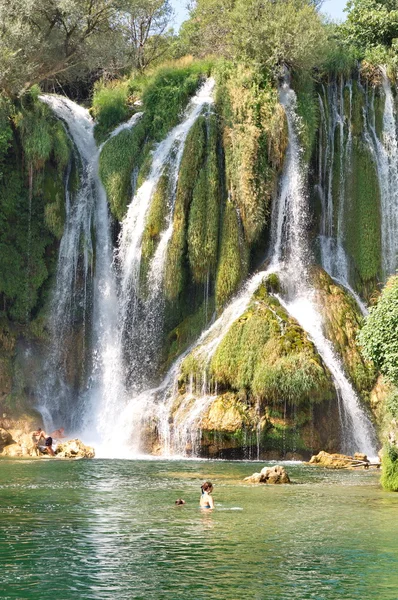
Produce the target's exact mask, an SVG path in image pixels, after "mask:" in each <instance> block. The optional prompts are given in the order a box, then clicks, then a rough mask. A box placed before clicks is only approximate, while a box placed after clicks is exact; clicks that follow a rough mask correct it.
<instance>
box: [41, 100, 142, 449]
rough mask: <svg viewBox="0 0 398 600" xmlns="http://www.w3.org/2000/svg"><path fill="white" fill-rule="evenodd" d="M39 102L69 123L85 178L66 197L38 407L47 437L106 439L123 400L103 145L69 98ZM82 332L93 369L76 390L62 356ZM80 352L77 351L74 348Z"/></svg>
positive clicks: (88, 118)
mask: <svg viewBox="0 0 398 600" xmlns="http://www.w3.org/2000/svg"><path fill="white" fill-rule="evenodd" d="M41 100H42V101H43V102H46V103H47V104H48V105H49V106H50V107H51V108H52V110H53V111H54V113H55V114H56V115H57V116H58V117H59V118H60V119H62V121H63V122H64V123H65V125H66V127H67V131H68V132H69V135H70V136H71V138H72V140H73V142H74V144H75V146H76V148H77V151H78V154H79V157H80V160H81V167H82V172H81V177H80V181H81V183H80V189H79V190H78V192H77V194H76V197H74V198H71V197H70V194H69V192H68V191H67V201H66V223H65V230H64V234H63V237H62V240H61V244H60V251H59V257H58V267H57V278H56V285H55V289H54V295H53V301H52V312H51V319H50V328H51V346H50V348H49V350H48V358H47V362H46V365H45V368H44V374H43V379H42V382H41V387H40V390H39V398H40V406H39V407H38V408H39V410H40V411H41V413H42V414H43V418H44V421H45V427H46V428H48V429H49V430H51V429H53V428H55V427H59V426H61V425H63V426H64V427H65V428H66V429H67V431H68V433H69V434H71V433H72V432H74V431H79V432H82V431H86V432H89V435H90V437H91V439H101V437H102V436H103V435H104V434H105V432H106V431H107V430H108V428H109V427H110V426H111V425H112V423H113V422H114V420H115V416H116V415H117V413H118V410H119V407H120V402H123V398H124V395H125V390H124V383H123V373H122V365H123V361H122V352H121V338H120V335H119V333H118V300H117V293H116V279H115V273H114V270H113V265H112V262H113V261H112V259H113V246H112V241H111V237H110V223H109V214H108V205H107V199H106V193H105V190H104V187H103V186H102V184H101V181H100V178H99V174H98V167H99V156H100V152H101V150H102V148H103V146H104V144H102V145H101V147H100V148H97V145H96V142H95V139H94V122H93V120H92V118H91V116H90V114H89V112H88V111H87V110H86V109H84V108H82V107H81V106H78V105H77V104H75V103H74V102H72V101H71V100H69V99H67V98H64V97H59V96H53V95H46V96H42V97H41ZM140 117H141V113H137V114H135V115H134V116H133V117H132V118H131V119H130V121H128V122H127V123H124V124H122V125H120V126H119V127H117V128H116V129H115V130H114V131H113V132H112V134H111V135H110V137H113V136H115V135H117V134H118V133H120V131H122V130H123V129H126V128H131V127H133V126H134V124H135V123H136V122H137V120H138V119H139V118H140ZM108 139H109V138H108ZM93 240H94V241H93ZM81 257H83V260H82V259H81ZM81 262H82V264H80V263H81ZM76 322H78V323H80V326H78V328H79V327H80V328H81V332H79V331H78V328H76ZM79 333H80V336H81V337H82V339H83V345H84V344H85V340H88V344H89V346H90V347H89V348H85V347H84V346H83V348H82V349H81V352H82V356H83V359H84V360H87V362H88V364H87V365H86V368H85V369H84V370H83V372H82V375H83V377H84V381H82V382H79V383H80V389H76V388H75V387H71V385H70V384H68V383H67V379H68V375H67V370H68V365H67V362H66V361H67V358H66V356H65V353H66V352H67V351H69V352H73V346H75V344H76V341H77V340H78V339H79V337H80V336H79ZM75 351H76V352H79V350H78V349H77V348H76V346H75ZM79 392H80V393H79Z"/></svg>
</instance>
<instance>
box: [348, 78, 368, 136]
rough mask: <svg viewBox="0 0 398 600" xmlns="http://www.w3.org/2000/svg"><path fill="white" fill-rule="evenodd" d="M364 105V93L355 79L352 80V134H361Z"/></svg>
mask: <svg viewBox="0 0 398 600" xmlns="http://www.w3.org/2000/svg"><path fill="white" fill-rule="evenodd" d="M364 107H365V95H364V93H363V91H362V89H361V88H360V87H359V85H358V82H357V81H353V82H352V120H351V127H352V135H353V136H361V135H362V132H363V109H364Z"/></svg>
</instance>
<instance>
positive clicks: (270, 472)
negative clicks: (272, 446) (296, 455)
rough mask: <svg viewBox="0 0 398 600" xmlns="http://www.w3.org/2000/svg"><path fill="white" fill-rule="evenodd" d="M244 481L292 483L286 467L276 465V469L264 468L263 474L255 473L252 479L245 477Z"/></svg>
mask: <svg viewBox="0 0 398 600" xmlns="http://www.w3.org/2000/svg"><path fill="white" fill-rule="evenodd" d="M243 481H247V482H248V483H271V484H280V483H290V479H289V475H288V474H287V473H286V471H285V467H282V466H281V465H275V466H274V467H264V468H263V469H261V473H253V475H251V476H250V477H245V479H244V480H243Z"/></svg>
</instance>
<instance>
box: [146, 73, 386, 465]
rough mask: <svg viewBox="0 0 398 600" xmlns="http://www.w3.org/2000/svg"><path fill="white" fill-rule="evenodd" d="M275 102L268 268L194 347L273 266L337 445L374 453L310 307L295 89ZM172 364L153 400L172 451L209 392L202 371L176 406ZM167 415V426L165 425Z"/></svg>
mask: <svg viewBox="0 0 398 600" xmlns="http://www.w3.org/2000/svg"><path fill="white" fill-rule="evenodd" d="M280 102H281V104H282V105H283V106H284V109H285V112H286V116H287V121H288V132H289V145H288V149H287V154H286V160H285V167H284V172H283V175H282V179H281V186H280V193H279V197H278V201H277V202H276V204H275V205H274V209H273V213H272V249H273V254H272V259H271V263H270V268H269V269H267V270H266V271H262V272H259V273H256V274H255V275H254V276H253V277H252V278H251V279H250V280H249V282H248V283H247V284H246V285H245V288H244V290H243V291H242V292H241V294H239V295H238V296H237V298H236V299H235V300H234V301H232V302H231V303H230V305H229V306H228V307H227V308H226V310H225V311H224V313H223V314H222V315H221V317H220V318H219V319H218V320H217V321H216V323H214V324H213V325H212V326H211V327H210V328H209V329H208V330H207V331H206V332H204V333H203V334H202V336H201V337H200V339H199V340H198V342H197V344H196V348H195V350H194V353H195V354H196V356H197V357H201V356H202V357H204V365H205V366H206V365H207V364H208V362H209V360H210V358H211V356H212V355H213V353H214V351H215V349H216V348H217V346H218V344H219V343H220V341H221V340H222V338H223V337H224V335H225V334H226V332H227V331H228V329H229V327H230V326H231V324H232V323H233V322H234V321H235V320H236V319H237V318H238V317H239V316H240V315H241V314H242V313H243V312H244V310H245V309H246V308H247V306H248V304H249V302H250V300H251V297H252V295H253V292H254V291H255V289H256V288H257V287H258V285H259V284H260V283H261V281H262V280H263V279H264V278H265V277H266V276H267V275H269V274H270V273H271V272H275V271H277V272H279V274H280V277H281V280H282V281H283V283H284V287H285V288H286V289H287V290H288V294H287V298H285V299H283V300H282V299H281V302H282V303H283V305H284V306H285V308H286V309H287V311H288V312H289V313H290V314H291V315H292V316H294V317H295V318H296V320H297V321H298V322H299V323H300V325H301V326H302V328H303V329H304V330H305V331H306V332H307V333H308V335H309V337H310V338H311V340H312V341H313V343H314V345H315V346H316V348H317V350H318V352H319V354H320V356H321V357H322V359H323V361H324V363H325V364H326V366H327V368H328V369H329V371H330V373H331V375H332V378H333V380H334V383H335V387H336V392H337V394H338V398H339V401H340V404H339V406H340V409H341V418H342V434H343V438H344V439H343V446H344V448H343V450H344V451H347V452H354V451H363V452H367V453H368V454H369V455H370V456H375V455H376V450H375V447H374V440H375V435H374V432H373V427H372V424H371V422H370V420H369V419H368V417H367V416H366V415H365V413H364V412H363V410H362V408H361V406H360V403H359V400H358V398H357V396H356V394H355V392H354V390H353V388H352V386H351V384H350V383H349V381H348V380H347V378H346V376H345V374H344V370H343V368H342V365H341V362H340V360H339V359H338V357H337V355H336V354H335V352H334V350H333V347H332V345H331V343H330V342H329V341H328V340H327V339H326V338H325V335H324V333H323V331H322V318H321V316H320V314H319V312H318V310H317V308H316V303H315V299H314V295H315V294H314V290H312V288H311V286H310V283H309V274H308V266H309V264H310V252H309V248H308V243H307V235H306V223H307V222H308V219H307V215H308V211H307V204H308V201H307V197H306V194H305V172H304V170H303V166H302V161H301V153H302V152H301V147H300V144H299V140H298V136H297V133H296V132H297V125H298V118H297V114H296V95H295V93H294V92H293V90H291V89H290V87H289V86H288V84H284V85H283V87H282V88H281V90H280ZM178 366H179V365H176V366H175V367H174V371H173V375H174V376H173V377H171V375H170V373H169V378H170V380H171V379H172V380H173V387H172V388H170V387H169V388H167V386H165V387H164V388H163V389H162V393H161V398H160V402H159V398H158V404H157V406H158V407H160V406H161V407H162V408H161V410H159V416H160V415H163V416H162V418H160V419H159V422H160V423H161V426H160V428H159V430H160V431H159V433H160V434H161V435H162V433H163V436H164V438H163V443H164V446H165V447H166V449H167V450H169V449H170V448H171V450H172V451H173V452H177V453H182V454H183V453H184V452H185V449H186V446H187V444H189V445H191V448H193V450H195V446H194V440H195V437H196V436H197V432H198V429H200V419H201V415H202V414H203V412H204V411H205V410H206V408H207V407H208V406H209V404H211V402H212V401H213V400H214V397H215V396H214V395H212V393H211V390H209V389H208V387H207V385H206V383H207V382H206V378H205V377H204V378H203V381H202V382H201V383H200V386H201V387H202V389H201V390H198V389H197V388H196V389H195V390H193V389H191V391H190V393H189V394H188V395H187V397H186V398H185V401H184V403H183V404H182V405H181V406H180V407H179V408H177V410H176V409H175V396H174V394H173V391H174V390H175V388H176V385H175V374H176V373H177V371H178ZM191 387H192V383H191ZM198 391H199V393H198ZM172 411H173V414H172ZM172 420H173V432H171V431H170V422H171V421H172ZM170 440H171V446H170Z"/></svg>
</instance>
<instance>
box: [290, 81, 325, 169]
mask: <svg viewBox="0 0 398 600" xmlns="http://www.w3.org/2000/svg"><path fill="white" fill-rule="evenodd" d="M293 87H294V89H295V91H296V94H297V114H298V115H299V116H300V117H301V123H302V127H301V129H300V140H301V144H302V147H303V148H304V161H305V162H306V163H308V162H309V161H310V159H311V156H312V152H313V150H314V145H315V141H316V135H317V130H318V125H319V101H318V98H317V95H316V93H315V85H314V80H313V79H312V77H311V75H309V74H306V75H304V74H302V73H301V74H300V77H296V78H295V80H294V83H293Z"/></svg>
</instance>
